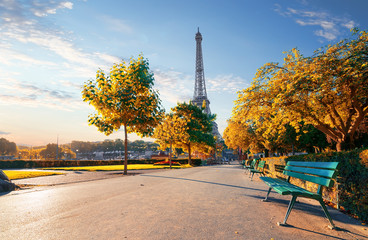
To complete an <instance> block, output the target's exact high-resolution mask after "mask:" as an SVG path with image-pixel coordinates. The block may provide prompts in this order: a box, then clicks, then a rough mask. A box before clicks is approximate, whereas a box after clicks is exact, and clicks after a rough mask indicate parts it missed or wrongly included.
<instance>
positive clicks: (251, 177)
mask: <svg viewBox="0 0 368 240" xmlns="http://www.w3.org/2000/svg"><path fill="white" fill-rule="evenodd" d="M253 175H254V172H252V175H251V176H250V180H251V181H253Z"/></svg>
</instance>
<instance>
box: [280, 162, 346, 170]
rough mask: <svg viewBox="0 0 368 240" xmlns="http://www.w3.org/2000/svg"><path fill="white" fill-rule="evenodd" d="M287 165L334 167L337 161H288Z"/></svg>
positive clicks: (337, 163)
mask: <svg viewBox="0 0 368 240" xmlns="http://www.w3.org/2000/svg"><path fill="white" fill-rule="evenodd" d="M287 165H288V166H300V167H312V168H328V169H336V168H337V165H339V162H298V161H288V162H287Z"/></svg>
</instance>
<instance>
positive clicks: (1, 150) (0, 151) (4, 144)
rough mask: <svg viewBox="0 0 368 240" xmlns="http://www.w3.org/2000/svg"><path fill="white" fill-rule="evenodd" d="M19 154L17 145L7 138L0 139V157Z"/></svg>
mask: <svg viewBox="0 0 368 240" xmlns="http://www.w3.org/2000/svg"><path fill="white" fill-rule="evenodd" d="M16 153H17V145H16V144H15V143H14V142H10V141H8V140H7V139H5V138H0V155H9V154H16Z"/></svg>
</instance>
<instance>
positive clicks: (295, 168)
mask: <svg viewBox="0 0 368 240" xmlns="http://www.w3.org/2000/svg"><path fill="white" fill-rule="evenodd" d="M338 164H339V163H338V162H297V161H289V162H287V164H286V167H285V169H284V172H283V173H284V175H287V176H290V177H295V178H299V179H302V180H306V181H309V182H313V183H316V184H319V185H323V186H327V187H332V185H333V181H332V178H334V177H335V176H336V168H337V165H338Z"/></svg>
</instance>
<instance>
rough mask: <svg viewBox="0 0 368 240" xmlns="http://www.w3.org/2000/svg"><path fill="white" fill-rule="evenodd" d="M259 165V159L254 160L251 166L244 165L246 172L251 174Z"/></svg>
mask: <svg viewBox="0 0 368 240" xmlns="http://www.w3.org/2000/svg"><path fill="white" fill-rule="evenodd" d="M256 164H257V159H253V160H252V161H251V162H250V164H249V165H244V168H245V170H247V171H248V172H249V173H250V170H251V169H254V167H255V166H256Z"/></svg>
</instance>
